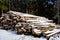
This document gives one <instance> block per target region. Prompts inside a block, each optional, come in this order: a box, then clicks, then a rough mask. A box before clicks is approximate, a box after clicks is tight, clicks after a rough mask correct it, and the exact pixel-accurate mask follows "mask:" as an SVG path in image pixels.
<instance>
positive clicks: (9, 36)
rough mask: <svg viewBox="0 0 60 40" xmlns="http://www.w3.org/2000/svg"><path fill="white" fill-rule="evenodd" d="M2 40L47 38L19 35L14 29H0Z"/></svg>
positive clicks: (43, 39) (38, 39)
mask: <svg viewBox="0 0 60 40" xmlns="http://www.w3.org/2000/svg"><path fill="white" fill-rule="evenodd" d="M0 40H46V38H44V37H40V38H35V37H33V36H30V35H17V34H16V33H15V32H14V31H10V30H9V31H6V30H2V29H0Z"/></svg>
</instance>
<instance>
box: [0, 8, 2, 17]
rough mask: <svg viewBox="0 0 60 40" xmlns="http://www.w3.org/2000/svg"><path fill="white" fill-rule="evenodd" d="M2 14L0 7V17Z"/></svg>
mask: <svg viewBox="0 0 60 40" xmlns="http://www.w3.org/2000/svg"><path fill="white" fill-rule="evenodd" d="M1 16H2V10H1V9H0V17H1Z"/></svg>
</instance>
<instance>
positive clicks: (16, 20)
mask: <svg viewBox="0 0 60 40" xmlns="http://www.w3.org/2000/svg"><path fill="white" fill-rule="evenodd" d="M8 13H9V15H7V14H4V15H3V16H2V17H1V18H0V26H1V27H2V28H3V29H6V30H9V29H12V30H15V31H16V33H17V34H28V33H30V34H32V35H36V36H40V35H41V33H42V34H43V36H45V37H46V38H47V39H48V38H50V37H51V36H53V35H55V34H58V33H60V26H58V27H57V26H56V24H55V23H53V20H49V19H48V18H45V17H39V16H35V15H30V14H24V13H20V12H15V11H9V12H8ZM55 31H56V32H55Z"/></svg>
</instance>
